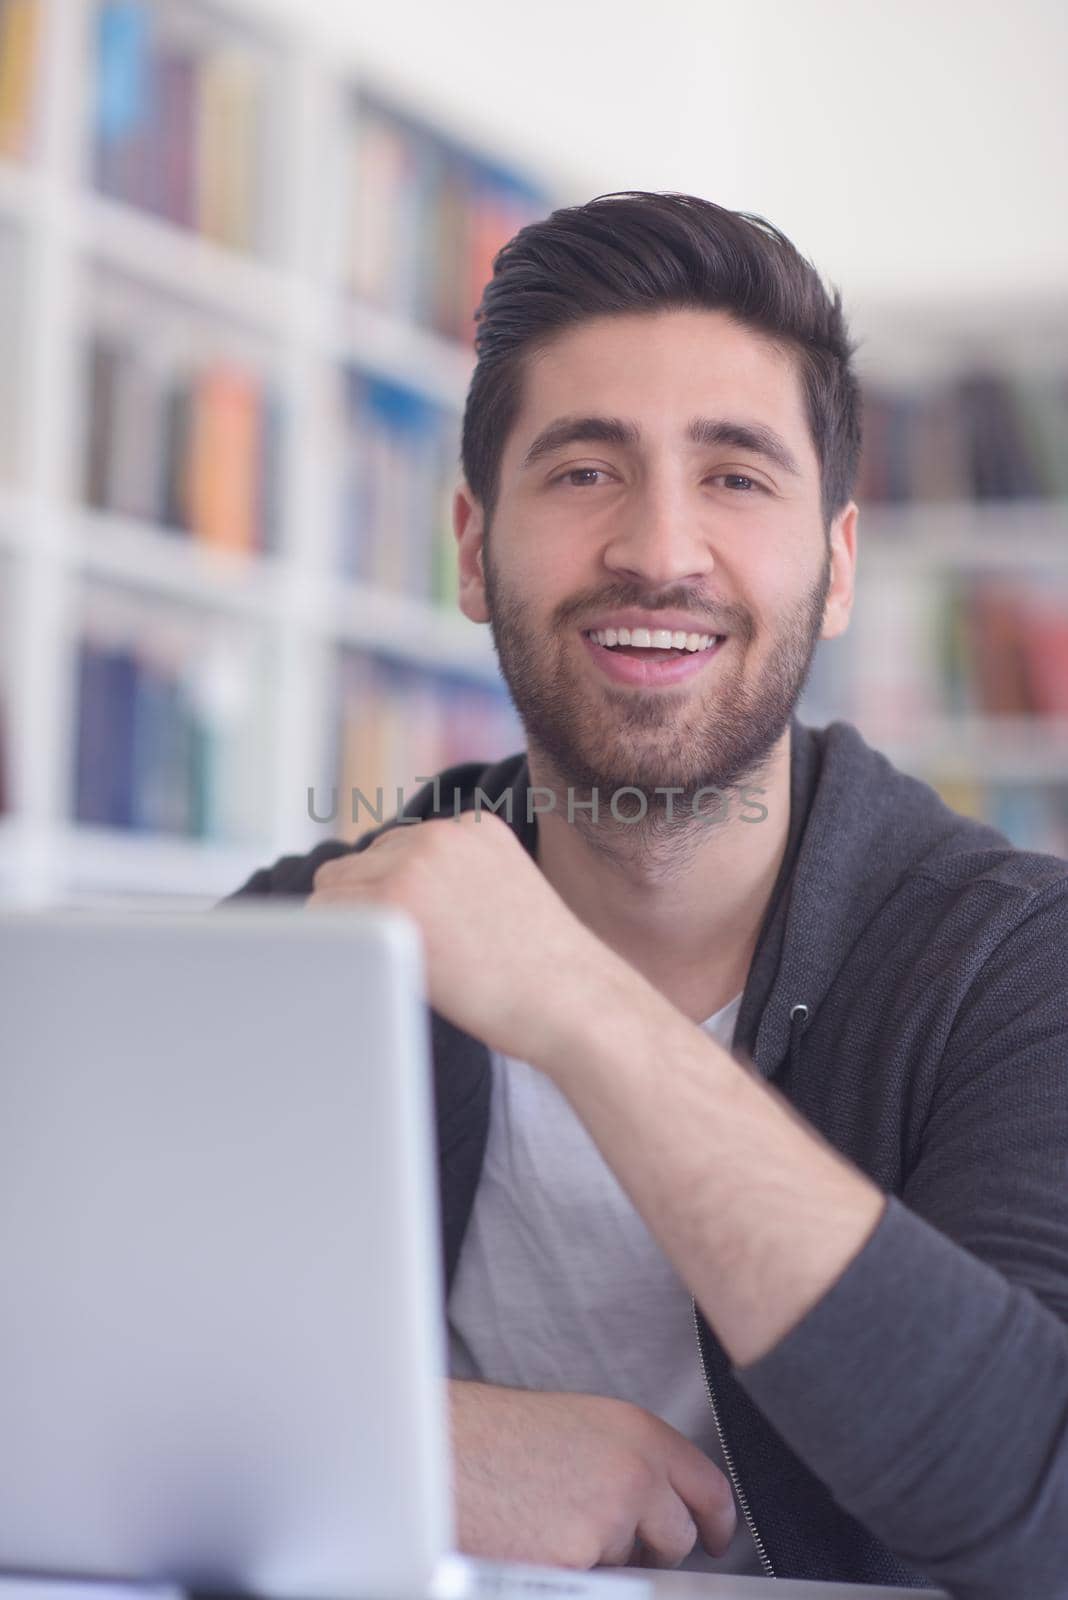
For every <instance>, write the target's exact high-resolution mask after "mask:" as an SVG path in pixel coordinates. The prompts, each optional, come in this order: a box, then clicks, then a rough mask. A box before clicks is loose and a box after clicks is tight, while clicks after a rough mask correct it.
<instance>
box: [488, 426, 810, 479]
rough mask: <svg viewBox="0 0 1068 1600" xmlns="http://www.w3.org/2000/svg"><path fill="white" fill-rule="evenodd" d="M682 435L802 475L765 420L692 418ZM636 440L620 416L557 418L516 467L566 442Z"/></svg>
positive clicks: (634, 443) (633, 445)
mask: <svg viewBox="0 0 1068 1600" xmlns="http://www.w3.org/2000/svg"><path fill="white" fill-rule="evenodd" d="M686 436H687V438H688V439H690V440H692V442H693V443H694V444H700V445H729V446H733V448H734V449H735V450H745V451H748V452H749V454H750V455H758V456H764V457H766V458H767V460H769V461H772V462H774V464H775V465H776V466H777V467H781V468H782V470H783V472H788V473H790V474H791V476H793V477H795V478H800V477H801V476H802V472H801V468H800V466H799V465H798V463H797V460H796V458H795V457H794V455H793V452H792V451H791V450H790V449H789V448H788V446H787V444H786V441H785V440H784V439H783V438H781V436H780V435H779V434H777V433H776V432H775V430H774V428H769V427H768V426H767V425H766V423H763V422H736V421H732V420H731V419H730V418H727V417H694V418H693V420H692V421H691V422H690V425H689V427H688V428H687V430H686ZM640 443H641V430H640V429H639V428H638V427H637V426H636V424H635V423H633V422H626V421H624V420H623V418H622V417H557V418H556V420H555V421H554V422H550V423H549V425H548V427H545V428H543V429H542V430H541V432H540V433H539V434H538V436H537V438H536V439H535V440H534V443H533V444H532V445H531V447H530V449H529V450H528V451H527V453H526V455H525V456H524V457H523V460H522V461H521V463H520V467H519V470H520V471H521V472H525V471H526V470H527V468H528V467H532V466H534V464H535V463H536V462H538V461H540V460H542V458H543V457H545V456H548V455H552V454H553V453H554V452H555V451H557V450H562V449H563V448H564V446H565V445H569V444H615V445H621V446H622V447H623V448H624V449H630V450H633V449H637V447H638V445H639V444H640Z"/></svg>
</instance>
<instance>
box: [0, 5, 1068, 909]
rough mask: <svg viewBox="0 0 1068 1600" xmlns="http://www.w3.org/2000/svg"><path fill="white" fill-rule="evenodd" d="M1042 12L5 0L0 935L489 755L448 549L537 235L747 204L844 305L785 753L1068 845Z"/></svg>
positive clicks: (1062, 311) (1060, 431) (221, 883)
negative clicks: (507, 250)
mask: <svg viewBox="0 0 1068 1600" xmlns="http://www.w3.org/2000/svg"><path fill="white" fill-rule="evenodd" d="M1066 69H1068V8H1065V7H1064V6H1063V5H1062V4H1060V0H1049V3H1045V0H1017V3H1016V4H1015V5H1014V6H1012V7H1006V6H1004V5H994V4H984V3H982V0H968V3H967V4H965V3H960V4H957V3H949V0H924V3H923V4H920V3H919V0H897V3H895V5H894V6H892V7H888V6H885V5H884V4H882V3H874V0H873V3H871V4H867V3H863V0H781V3H775V0H769V3H766V4H763V5H759V4H758V5H749V6H746V7H744V8H739V7H737V6H735V5H730V6H728V5H726V4H723V3H721V0H660V4H658V5H657V6H656V7H649V6H648V5H645V4H643V3H640V0H616V3H614V4H613V5H611V6H607V5H602V4H600V3H593V0H590V3H583V0H572V4H571V5H570V6H565V5H564V4H563V3H562V0H541V3H539V4H538V5H537V6H529V7H522V8H519V7H502V6H500V5H499V4H498V3H495V0H494V3H491V0H452V3H451V4H449V5H447V6H442V5H432V4H430V3H429V0H426V3H422V4H414V5H412V4H407V5H406V4H403V3H398V4H395V5H393V6H389V7H371V6H351V5H346V6H336V5H335V4H334V3H333V0H212V3H211V4H205V3H201V0H0V900H3V901H5V902H13V903H21V904H31V905H44V904H58V905H80V904H86V903H98V904H99V903H108V902H114V903H118V904H131V903H135V902H145V901H149V902H153V903H158V902H172V903H180V904H181V905H185V906H189V907H190V908H194V907H197V906H200V905H210V904H212V903H214V901H215V900H216V899H218V898H219V897H220V896H221V895H223V894H225V893H227V892H228V891H229V890H231V889H233V888H236V887H237V886H238V884H239V883H241V882H242V881H243V880H244V878H245V877H246V876H247V875H248V873H249V872H251V871H252V870H253V869H254V868H255V867H257V866H260V865H263V864H266V863H268V862H271V861H273V860H274V859H275V858H276V857H277V856H278V855H281V854H283V853H291V852H302V851H304V850H306V849H309V848H311V847H312V846H313V845H314V844H316V843H318V842H319V841H320V840H321V839H324V838H327V837H344V838H351V837H355V836H356V835H357V834H358V833H360V832H362V831H363V830H364V829H365V828H366V827H367V826H371V825H373V822H374V818H373V815H372V814H371V812H370V811H369V809H368V807H366V806H361V807H360V808H359V811H358V815H357V817H356V818H353V816H352V814H351V805H350V799H351V790H352V788H353V787H354V786H355V787H358V788H360V789H361V790H362V791H363V793H364V794H365V795H366V796H367V797H368V800H369V801H371V802H373V801H374V799H375V790H376V788H377V787H378V786H379V785H381V786H382V788H383V791H384V815H385V816H389V815H391V814H393V812H394V811H395V809H396V790H397V787H398V786H401V787H402V791H403V794H402V802H403V799H407V798H408V797H409V796H410V795H411V794H412V793H414V791H415V789H416V788H417V787H418V783H417V781H416V779H417V776H418V775H421V774H423V775H429V774H431V773H434V772H436V771H437V770H439V769H440V768H441V767H443V766H445V765H448V764H449V763H451V762H455V761H461V760H467V759H483V760H491V759H494V758H496V757H499V756H502V755H505V754H508V753H510V752H512V751H515V750H519V749H521V748H522V746H523V744H524V739H523V734H522V729H521V727H520V725H519V723H518V720H517V719H516V717H515V714H514V711H513V709H512V707H511V705H510V702H509V699H508V695H507V691H506V689H505V686H504V684H503V682H502V681H501V679H500V677H499V674H498V672H497V667H496V658H495V656H494V654H493V651H492V644H491V641H490V637H489V630H488V629H486V628H479V627H476V626H475V625H473V624H471V623H469V622H467V621H466V620H465V619H464V618H463V617H462V616H461V614H460V613H459V611H458V610H457V609H456V603H455V593H456V583H455V557H454V554H453V551H454V541H453V536H452V533H451V527H450V507H451V500H452V494H453V490H454V487H455V484H456V481H457V479H458V476H459V460H458V452H459V430H460V417H461V411H462V406H463V401H464V396H465V392H466V388H467V382H468V379H469V376H470V373H471V370H472V366H473V346H472V339H473V331H474V324H473V321H472V313H473V311H474V308H475V306H476V305H477V303H478V300H479V298H480V295H481V292H482V288H483V285H484V284H485V282H486V281H487V279H488V277H489V276H490V273H491V263H492V259H493V255H494V253H495V252H496V250H497V249H498V248H499V247H500V246H501V245H502V244H503V243H504V242H505V241H506V240H507V239H508V238H509V237H511V235H512V234H513V233H514V232H515V231H516V230H517V229H518V228H519V227H520V226H522V225H523V223H525V222H526V221H529V220H530V219H532V218H534V217H537V216H544V215H545V214H547V212H549V211H550V210H552V209H553V208H554V207H555V206H558V205H571V204H579V203H582V202H584V201H586V200H589V199H590V198H592V197H593V196H594V195H596V194H600V193H605V192H609V191H613V190H620V189H635V188H638V189H658V190H683V191H686V192H690V193H694V194H699V195H702V196H704V197H706V198H708V199H712V200H715V201H717V202H718V203H720V204H722V205H726V206H730V207H732V208H736V209H740V210H745V211H750V212H756V213H758V214H759V215H762V216H765V217H767V218H768V219H769V220H770V221H771V222H773V223H775V224H776V226H778V227H779V228H781V229H782V230H783V231H784V232H785V233H787V234H788V235H789V237H790V238H791V239H792V240H793V242H794V243H795V244H796V245H797V246H798V248H799V249H800V250H801V251H802V253H803V254H805V255H806V256H808V257H809V258H810V259H811V260H812V261H813V262H814V263H815V265H816V266H817V268H818V269H819V270H820V272H821V273H822V275H823V277H824V280H825V281H826V282H828V283H830V284H832V285H836V286H838V287H840V288H841V290H842V293H843V296H844V300H845V305H846V311H847V315H848V317H849V320H850V325H851V329H852V332H853V335H854V337H858V338H860V340H861V341H862V342H861V348H860V351H859V354H858V357H857V360H858V366H859V369H860V372H861V377H862V380H863V384H864V393H865V427H866V438H865V449H864V458H863V463H862V473H861V482H860V485H859V492H858V496H857V498H858V500H859V502H860V505H861V517H860V521H859V525H858V549H859V561H858V580H857V600H856V606H855V609H854V613H853V620H852V623H851V626H850V629H849V631H848V633H847V634H846V635H845V636H844V637H843V638H841V639H837V640H833V641H825V642H823V643H821V644H820V646H819V647H818V651H817V657H816V661H815V664H814V670H813V674H812V677H811V680H810V683H809V686H808V688H807V690H806V693H805V697H804V700H803V701H802V704H801V706H800V707H799V712H800V715H801V717H802V720H803V721H807V722H811V723H814V724H816V725H823V724H824V723H826V722H827V721H830V720H832V719H834V718H839V717H841V718H845V719H847V720H849V721H851V722H853V723H855V724H856V726H857V727H858V728H859V729H860V730H861V732H862V733H863V734H864V736H865V738H866V739H868V741H869V742H870V743H872V744H874V745H876V746H877V747H878V748H880V749H882V750H883V751H885V753H886V754H887V755H888V756H889V757H890V758H891V759H892V760H893V761H894V762H895V763H896V764H897V765H899V766H901V767H902V768H904V769H905V770H906V771H909V772H913V773H915V774H917V775H918V776H920V777H922V778H924V779H925V780H926V781H928V782H930V783H932V784H933V785H934V786H935V787H936V788H937V789H938V790H939V791H940V793H941V794H942V795H943V796H944V798H945V799H946V800H947V802H948V803H949V804H950V805H952V806H953V807H955V808H956V809H957V810H959V811H962V812H965V813H967V814H969V815H974V816H978V817H983V818H985V819H987V820H989V821H991V822H993V823H994V824H995V825H996V826H997V827H999V828H1000V829H1001V830H1002V831H1003V832H1004V833H1006V834H1007V835H1008V837H1009V838H1010V839H1011V840H1012V841H1013V842H1014V843H1016V844H1018V845H1020V846H1022V847H1025V848H1029V849H1037V850H1045V851H1052V852H1054V853H1056V854H1059V855H1065V856H1068V450H1066V448H1065V446H1066V443H1068V287H1066V286H1068V207H1066V205H1065V203H1064V200H1065V196H1064V182H1063V151H1064V148H1065V145H1066V136H1068V111H1066V97H1065V94H1064V85H1065V82H1066Z"/></svg>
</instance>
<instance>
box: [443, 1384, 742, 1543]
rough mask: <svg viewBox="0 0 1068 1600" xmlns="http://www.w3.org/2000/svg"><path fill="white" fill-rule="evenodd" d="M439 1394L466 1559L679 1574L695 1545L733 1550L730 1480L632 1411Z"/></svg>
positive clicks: (511, 1392) (518, 1392) (615, 1404)
mask: <svg viewBox="0 0 1068 1600" xmlns="http://www.w3.org/2000/svg"><path fill="white" fill-rule="evenodd" d="M448 1392H449V1410H450V1421H451V1428H452V1450H453V1462H454V1468H453V1471H454V1494H455V1501H456V1522H457V1538H458V1544H459V1549H460V1551H461V1552H462V1553H463V1554H464V1555H470V1556H485V1557H489V1558H491V1559H494V1560H500V1561H522V1562H530V1563H533V1564H534V1565H536V1566H539V1565H540V1566H560V1567H576V1568H591V1567H597V1566H608V1567H622V1566H638V1565H641V1566H647V1567H677V1566H679V1565H680V1564H681V1563H682V1562H683V1561H685V1559H686V1557H687V1556H688V1555H689V1554H690V1551H691V1550H692V1549H693V1547H694V1545H695V1543H696V1542H697V1540H698V1538H700V1541H701V1545H702V1547H703V1549H704V1550H705V1552H706V1553H707V1554H708V1555H711V1556H718V1555H722V1554H723V1552H724V1551H725V1550H726V1549H727V1546H728V1545H729V1544H730V1541H731V1535H732V1534H733V1532H734V1528H735V1523H736V1521H737V1512H736V1511H735V1506H734V1496H733V1494H732V1492H731V1486H730V1483H729V1482H728V1480H727V1478H726V1477H725V1476H724V1475H723V1473H722V1472H720V1470H719V1468H718V1467H717V1466H715V1465H714V1464H713V1463H712V1462H711V1461H710V1460H709V1459H708V1457H707V1456H706V1455H704V1454H702V1452H701V1451H700V1450H698V1448H697V1446H696V1445H693V1444H691V1443H690V1441H689V1440H688V1439H684V1438H683V1436H682V1434H681V1433H678V1432H676V1430H675V1429H674V1428H672V1427H669V1426H668V1424H667V1423H666V1422H663V1421H661V1419H660V1418H659V1417H655V1416H653V1415H652V1413H651V1412H648V1411H644V1410H642V1408H641V1407H640V1406H635V1405H631V1404H629V1402H627V1401H624V1400H612V1399H609V1398H607V1397H605V1396H601V1395H589V1394H558V1393H541V1392H532V1391H530V1390H527V1389H506V1388H501V1387H498V1386H496V1385H493V1384H484V1383H466V1382H461V1381H459V1380H452V1381H450V1383H449V1386H448Z"/></svg>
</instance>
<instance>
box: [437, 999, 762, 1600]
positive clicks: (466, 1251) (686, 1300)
mask: <svg viewBox="0 0 1068 1600" xmlns="http://www.w3.org/2000/svg"><path fill="white" fill-rule="evenodd" d="M741 1000H742V996H741V995H740V994H739V995H736V996H735V998H734V999H733V1000H732V1001H731V1002H730V1003H729V1004H728V1005H726V1006H724V1007H723V1009H722V1010H721V1011H717V1012H716V1013H715V1015H714V1016H712V1017H709V1018H708V1019H707V1021H705V1022H704V1023H702V1024H701V1026H702V1027H703V1028H704V1029H705V1030H706V1031H707V1032H708V1033H710V1034H711V1035H712V1036H713V1037H714V1038H715V1039H717V1040H718V1041H719V1042H720V1043H721V1044H723V1045H725V1046H726V1047H727V1049H730V1048H731V1046H732V1044H733V1040H734V1026H735V1022H736V1020H737V1016H738V1010H739V1007H740V1005H741ZM491 1064H492V1071H493V1095H492V1109H491V1115H490V1127H489V1137H488V1142H487V1147H486V1154H485V1160H484V1163H483V1167H482V1174H481V1178H480V1180H479V1185H478V1189H477V1191H476V1194H475V1203H474V1208H473V1210H472V1214H471V1217H470V1220H469V1222H468V1226H467V1231H466V1233H465V1235H464V1241H463V1245H462V1248H461V1251H460V1259H459V1262H458V1264H457V1269H456V1275H455V1278H454V1279H453V1284H452V1290H451V1293H450V1295H449V1303H448V1331H449V1374H450V1376H451V1377H453V1378H468V1379H474V1380H477V1381H479V1382H482V1383H499V1384H506V1385H510V1386H512V1387H517V1388H522V1389H538V1390H556V1391H563V1392H566V1393H569V1394H598V1395H608V1396H611V1397H613V1398H615V1399H619V1400H629V1401H631V1402H633V1403H634V1404H635V1405H639V1406H642V1407H644V1409H645V1410H647V1411H650V1412H652V1413H653V1414H654V1415H656V1416H658V1417H660V1418H662V1419H663V1420H664V1421H665V1422H667V1423H670V1425H671V1426H672V1427H673V1428H676V1429H677V1430H678V1431H679V1433H681V1434H683V1435H684V1436H685V1437H686V1438H687V1439H689V1440H691V1441H692V1442H693V1443H694V1444H696V1445H697V1447H698V1448H699V1449H700V1450H702V1451H703V1452H704V1453H705V1455H707V1456H708V1457H709V1458H710V1460H712V1461H713V1462H714V1463H715V1464H716V1466H718V1467H719V1468H720V1470H721V1471H722V1472H724V1473H726V1467H725V1464H724V1460H723V1453H722V1450H721V1449H720V1444H719V1439H718V1436H717V1433H716V1425H715V1419H714V1417H713V1415H712V1408H711V1406H710V1404H709V1400H708V1393H707V1390H706V1388H705V1381H704V1376H703V1373H702V1370H701V1358H700V1353H699V1350H698V1346H697V1333H696V1330H695V1328H694V1323H693V1310H692V1307H691V1304H690V1292H689V1290H688V1289H687V1288H686V1286H685V1284H684V1283H683V1282H682V1280H681V1279H680V1278H679V1276H678V1274H677V1273H676V1272H675V1269H674V1267H673V1266H672V1265H671V1263H670V1262H669V1261H668V1259H667V1257H666V1256H665V1255H664V1253H663V1251H662V1250H661V1249H660V1246H659V1245H658V1244H657V1243H656V1242H655V1240H654V1239H653V1237H652V1235H651V1234H650V1233H649V1230H648V1229H647V1228H646V1226H645V1224H644V1222H643V1221H642V1219H641V1217H640V1216H639V1215H638V1213H637V1212H636V1211H635V1209H634V1207H633V1205H632V1204H631V1202H630V1200H629V1199H628V1198H627V1196H626V1195H625V1194H624V1192H623V1190H622V1189H621V1188H620V1186H619V1184H618V1183H617V1181H616V1179H615V1177H614V1176H613V1174H612V1172H611V1171H610V1169H609V1168H608V1166H607V1165H606V1164H605V1161H604V1159H603V1157H602V1156H601V1154H600V1151H599V1150H598V1149H597V1146H596V1145H595V1144H594V1143H593V1140H592V1139H591V1138H590V1136H589V1134H588V1133H587V1132H586V1129H585V1128H584V1127H583V1125H582V1123H581V1122H580V1121H579V1119H578V1117H577V1116H576V1115H575V1113H574V1111H573V1110H572V1109H571V1106H570V1105H569V1104H568V1102H567V1100H566V1099H565V1098H564V1096H563V1095H562V1094H561V1093H560V1091H559V1090H558V1089H557V1088H556V1087H555V1085H554V1084H553V1083H552V1082H551V1080H550V1079H549V1078H547V1077H546V1076H545V1074H544V1073H541V1072H538V1071H537V1070H536V1069H535V1068H533V1067H531V1066H530V1065H529V1064H528V1063H526V1062H524V1061H515V1060H513V1059H512V1058H511V1057H502V1056H498V1055H497V1054H495V1053H493V1052H491ZM728 1443H729V1441H728ZM727 1476H728V1478H729V1476H730V1475H729V1473H728V1474H727ZM743 1487H744V1485H743ZM680 1570H681V1571H684V1572H737V1573H747V1574H750V1575H758V1574H761V1573H763V1570H764V1569H763V1568H762V1567H761V1564H760V1557H759V1556H758V1554H757V1549H756V1545H755V1544H754V1543H753V1539H752V1535H751V1534H750V1532H749V1527H748V1524H747V1523H746V1520H745V1517H744V1516H743V1514H742V1510H741V1507H740V1506H739V1507H738V1525H737V1528H736V1530H735V1534H734V1538H733V1539H732V1541H731V1545H730V1548H729V1549H728V1550H727V1551H725V1552H724V1554H723V1555H722V1556H719V1557H712V1556H708V1555H706V1554H705V1552H704V1550H703V1549H702V1547H701V1544H700V1541H698V1543H697V1544H695V1546H694V1548H693V1550H692V1551H691V1553H690V1555H689V1556H688V1557H687V1559H686V1560H685V1561H684V1562H683V1563H682V1567H681V1569H680Z"/></svg>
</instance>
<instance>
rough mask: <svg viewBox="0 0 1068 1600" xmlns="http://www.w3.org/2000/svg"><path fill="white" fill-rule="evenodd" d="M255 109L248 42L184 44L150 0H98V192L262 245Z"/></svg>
mask: <svg viewBox="0 0 1068 1600" xmlns="http://www.w3.org/2000/svg"><path fill="white" fill-rule="evenodd" d="M7 3H9V4H10V3H12V0H7ZM14 3H16V4H24V3H26V0H14ZM264 118H265V80H264V71H263V64H262V62H260V61H259V60H258V59H257V57H256V55H255V53H254V52H253V51H252V50H251V49H242V48H237V47H234V46H232V45H231V44H229V43H228V42H226V41H223V40H220V42H219V43H218V44H217V45H215V46H214V47H212V46H210V45H207V44H206V45H205V46H204V47H202V48H200V49H193V48H191V47H190V46H189V44H188V43H186V42H181V41H177V40H172V39H170V38H169V37H168V36H167V31H166V15H165V13H161V12H160V11H159V9H158V8H157V7H156V6H155V5H154V4H152V3H150V0H101V3H100V4H99V6H98V8H97V27H96V78H95V95H94V102H93V149H94V159H93V171H94V180H95V182H96V185H97V187H98V188H99V189H100V190H101V191H102V192H103V193H104V194H107V195H109V196H111V197H112V198H113V199H116V200H122V201H124V202H125V203H127V204H129V205H134V206H139V207H141V208H142V209H144V210H147V211H151V212H153V213H154V214H155V215H157V216H160V217H163V218H166V219H167V220H168V221H170V222H173V223H177V224H178V225H179V226H181V227H187V228H193V229H195V230H196V231H198V232H199V233H202V234H204V235H205V236H206V237H207V238H210V239H213V240H215V241H216V242H217V243H219V244H222V245H226V246H228V247H230V248H232V249H238V250H246V251H261V250H263V249H264V248H265V240H266V230H267V224H268V221H269V219H268V217H267V216H266V214H265V212H264V206H263V201H264V199H265V198H269V189H268V188H267V186H266V184H265V182H264V173H263V165H264V162H265V160H266V148H265V137H264V135H265V122H264Z"/></svg>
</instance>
